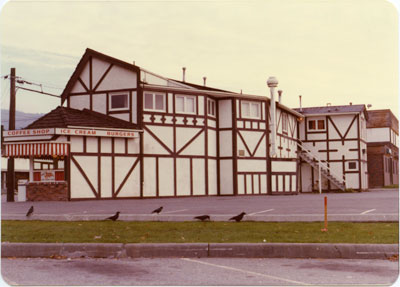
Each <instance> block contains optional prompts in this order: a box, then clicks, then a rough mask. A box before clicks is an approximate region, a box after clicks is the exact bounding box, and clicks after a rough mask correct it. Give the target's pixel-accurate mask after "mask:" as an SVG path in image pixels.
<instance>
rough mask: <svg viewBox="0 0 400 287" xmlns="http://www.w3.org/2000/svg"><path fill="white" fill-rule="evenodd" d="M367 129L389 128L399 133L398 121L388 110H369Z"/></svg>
mask: <svg viewBox="0 0 400 287" xmlns="http://www.w3.org/2000/svg"><path fill="white" fill-rule="evenodd" d="M367 113H368V122H367V128H383V127H391V128H393V129H394V130H395V131H397V132H398V131H399V120H398V119H397V118H396V116H395V115H394V114H393V113H392V111H391V110H390V109H384V110H369V111H367Z"/></svg>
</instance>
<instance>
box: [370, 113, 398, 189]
mask: <svg viewBox="0 0 400 287" xmlns="http://www.w3.org/2000/svg"><path fill="white" fill-rule="evenodd" d="M367 135H368V144H367V153H368V173H369V187H383V186H388V185H393V184H399V121H398V119H397V118H396V117H395V115H393V113H392V112H391V111H390V110H388V109H386V110H369V111H368V122H367Z"/></svg>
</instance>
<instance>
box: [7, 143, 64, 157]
mask: <svg viewBox="0 0 400 287" xmlns="http://www.w3.org/2000/svg"><path fill="white" fill-rule="evenodd" d="M4 146H5V148H4V154H3V156H6V157H46V156H53V157H54V156H66V155H68V150H69V147H68V143H57V142H40V143H37V142H36V143H32V142H30V143H5V144H4Z"/></svg>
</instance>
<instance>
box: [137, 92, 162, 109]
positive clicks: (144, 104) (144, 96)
mask: <svg viewBox="0 0 400 287" xmlns="http://www.w3.org/2000/svg"><path fill="white" fill-rule="evenodd" d="M146 94H149V95H152V98H153V107H152V108H151V109H149V108H146ZM156 95H161V96H162V99H163V108H162V109H156ZM143 110H144V111H149V112H166V111H167V103H166V94H165V93H161V92H147V91H143Z"/></svg>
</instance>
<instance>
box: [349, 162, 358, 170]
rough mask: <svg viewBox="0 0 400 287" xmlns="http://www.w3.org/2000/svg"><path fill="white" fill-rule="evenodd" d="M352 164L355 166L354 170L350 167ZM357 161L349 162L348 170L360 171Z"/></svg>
mask: <svg viewBox="0 0 400 287" xmlns="http://www.w3.org/2000/svg"><path fill="white" fill-rule="evenodd" d="M350 164H354V168H353V167H350ZM357 166H358V164H357V161H349V162H347V170H357V169H358V167H357Z"/></svg>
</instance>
